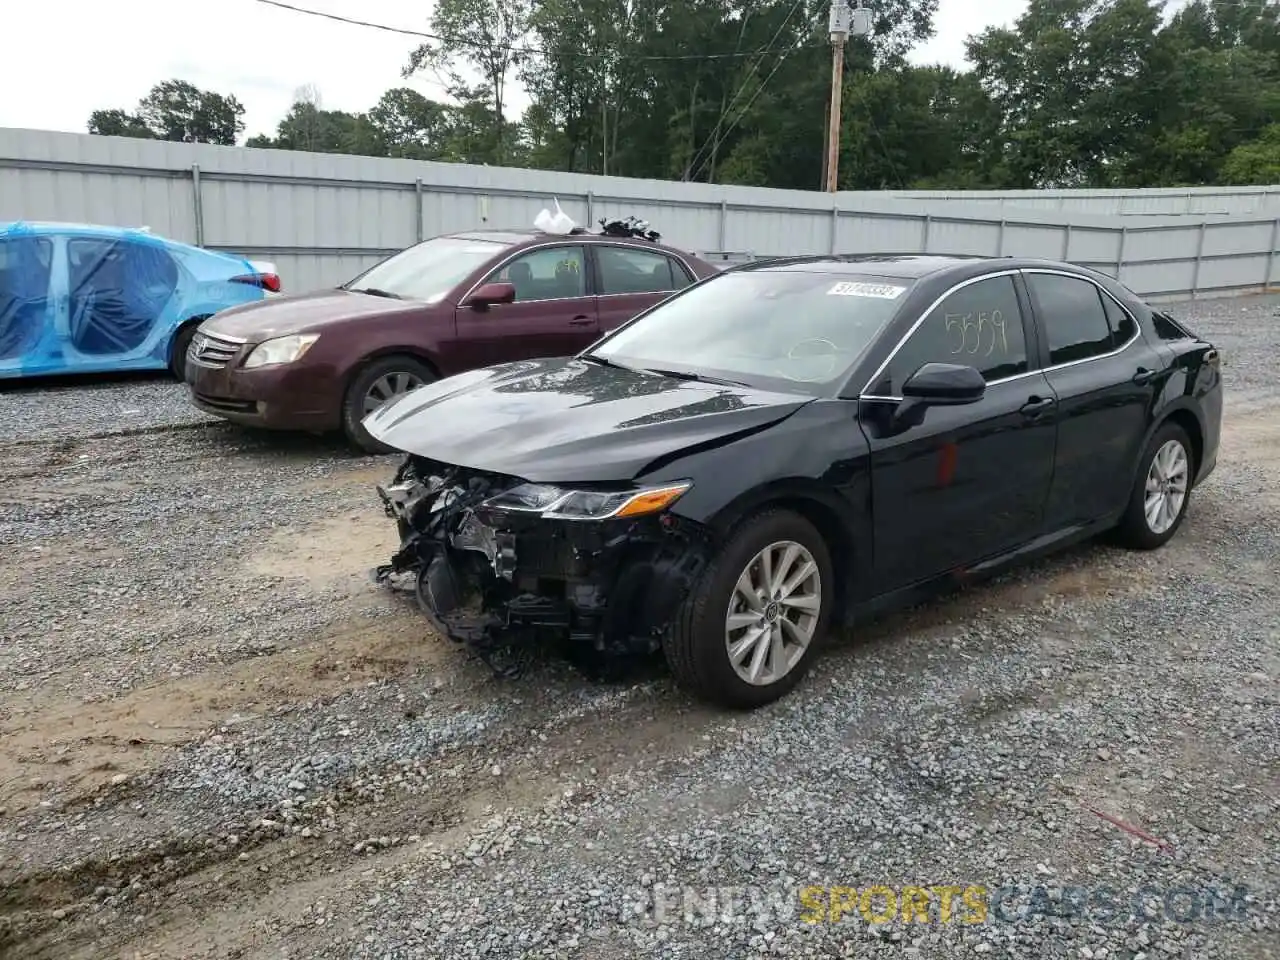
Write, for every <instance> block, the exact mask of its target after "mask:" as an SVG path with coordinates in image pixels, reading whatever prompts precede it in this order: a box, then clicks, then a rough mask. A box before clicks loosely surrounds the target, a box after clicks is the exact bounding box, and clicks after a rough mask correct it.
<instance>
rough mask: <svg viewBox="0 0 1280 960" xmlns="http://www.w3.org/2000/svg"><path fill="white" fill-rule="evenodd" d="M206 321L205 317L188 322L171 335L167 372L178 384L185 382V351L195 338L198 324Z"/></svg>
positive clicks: (198, 327)
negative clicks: (171, 341) (171, 342)
mask: <svg viewBox="0 0 1280 960" xmlns="http://www.w3.org/2000/svg"><path fill="white" fill-rule="evenodd" d="M207 319H208V318H207V317H199V318H197V319H195V320H191V321H188V322H187V323H186V324H185V325H183V326H182V327H179V328H178V332H177V333H175V334H174V335H173V344H172V346H170V348H169V372H170V373H172V374H173V377H174V379H175V380H177V381H178V382H179V383H186V382H187V350H188V349H189V348H190V347H191V341H192V340H193V339H194V338H195V335H196V331H197V330H198V329H200V324H202V323H204V321H205V320H207Z"/></svg>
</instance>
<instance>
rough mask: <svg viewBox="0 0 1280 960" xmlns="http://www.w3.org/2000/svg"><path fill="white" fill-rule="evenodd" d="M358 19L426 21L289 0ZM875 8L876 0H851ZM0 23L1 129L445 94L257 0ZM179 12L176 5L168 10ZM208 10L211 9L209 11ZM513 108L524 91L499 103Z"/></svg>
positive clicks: (384, 39) (149, 0)
mask: <svg viewBox="0 0 1280 960" xmlns="http://www.w3.org/2000/svg"><path fill="white" fill-rule="evenodd" d="M0 2H3V0H0ZM289 2H291V3H292V4H293V5H294V6H299V7H308V8H311V9H313V10H322V11H325V12H328V13H334V14H339V15H345V16H348V17H354V18H356V19H360V20H368V21H373V22H377V23H384V24H388V25H390V26H396V27H404V28H407V29H418V30H425V29H428V28H427V20H428V18H429V16H430V13H429V11H430V8H431V0H289ZM863 2H864V3H866V4H868V5H869V6H874V2H875V0H863ZM4 5H5V6H6V7H7V8H8V9H6V10H5V12H4V14H3V26H2V27H0V33H2V34H3V37H4V41H5V43H4V48H5V56H4V58H3V59H0V127H29V128H34V129H42V130H65V131H71V132H80V133H83V132H84V131H85V124H86V122H87V120H88V118H89V114H90V113H91V112H92V111H94V110H97V109H110V108H121V109H128V110H132V109H133V108H134V106H135V105H136V104H137V102H138V100H139V99H141V98H142V97H143V96H144V95H145V94H146V93H147V91H148V90H149V89H150V88H151V87H152V86H153V85H154V84H156V83H159V82H161V81H162V80H169V79H182V80H187V81H189V82H190V83H193V84H195V85H196V86H197V87H201V88H204V89H210V90H215V91H217V92H219V93H224V94H234V95H235V96H236V98H237V99H239V100H240V102H241V103H242V104H244V106H245V115H244V120H245V134H244V135H245V136H252V135H254V134H258V133H266V134H274V133H275V127H276V124H277V123H278V122H279V120H280V119H281V117H283V116H284V114H285V113H286V112H287V111H288V109H289V105H290V104H291V103H292V102H293V99H294V94H295V92H296V91H297V90H298V89H299V88H300V87H302V86H304V85H308V84H310V85H314V86H315V87H316V88H317V89H318V90H319V91H320V96H321V105H322V106H323V107H324V108H326V109H331V110H349V111H358V110H367V109H369V108H370V107H371V106H373V105H374V104H375V103H376V102H377V100H378V98H379V97H380V96H381V95H382V93H383V92H384V91H385V90H387V89H389V88H391V87H396V86H409V87H413V88H415V89H417V90H418V91H420V92H421V93H423V94H425V95H426V96H430V97H435V98H437V99H443V92H442V89H441V86H440V83H439V82H438V81H437V80H435V79H434V78H431V77H424V76H421V75H419V76H416V77H414V78H412V79H410V80H405V79H403V78H402V77H401V74H400V71H401V69H402V68H403V67H404V65H405V63H406V62H407V61H408V57H409V51H410V50H412V49H413V48H414V46H415V45H416V44H415V42H414V40H413V38H412V37H405V36H398V35H396V34H392V33H384V32H381V31H377V30H370V29H368V28H364V27H357V26H350V25H347V24H342V23H335V22H332V21H327V20H322V19H320V18H317V17H308V16H304V15H302V14H298V13H294V12H291V11H288V10H281V9H277V8H274V7H270V6H267V5H265V4H262V3H259V2H258V0H216V2H209V3H196V2H195V0H112V2H109V3H104V2H102V0H38V2H31V3H23V2H18V0H9V2H7V3H5V4H4ZM1025 6H1026V0H982V2H980V3H979V2H977V0H941V2H940V4H939V11H938V14H937V16H936V17H935V18H934V27H935V30H936V35H935V36H934V38H933V39H932V40H931V41H929V42H928V43H926V44H924V45H922V46H921V47H919V48H917V49H916V50H915V51H913V52H912V55H911V60H912V61H913V62H916V63H939V62H940V63H948V64H951V65H953V66H961V65H962V64H963V62H964V41H965V38H966V37H967V36H968V35H969V34H972V33H977V32H980V31H981V30H983V29H985V28H986V27H988V26H1002V25H1007V24H1010V23H1012V22H1013V21H1014V20H1015V19H1016V18H1017V17H1018V15H1019V14H1020V13H1021V12H1022V10H1023V8H1024V7H1025ZM183 8H185V9H186V11H187V12H185V13H183V14H181V15H175V11H178V10H182V9H183ZM215 10H216V11H217V12H216V13H214V12H213V11H215ZM509 102H510V104H511V107H512V112H513V113H516V112H518V111H520V110H522V109H523V108H524V106H525V103H526V101H525V100H524V98H523V96H522V95H520V94H518V93H517V94H516V95H514V96H513V97H512V98H511V100H510V101H509Z"/></svg>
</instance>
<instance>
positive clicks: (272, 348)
mask: <svg viewBox="0 0 1280 960" xmlns="http://www.w3.org/2000/svg"><path fill="white" fill-rule="evenodd" d="M319 339H320V334H318V333H295V334H291V335H290V336H287V337H276V338H275V339H274V340H264V341H262V343H260V344H258V345H257V346H256V347H254V348H253V350H252V351H251V352H250V353H249V356H247V357H245V360H244V365H245V367H246V368H247V369H250V370H252V369H253V368H254V367H271V366H276V365H277V364H281V363H293V362H294V361H295V360H298V359H300V358H301V357H302V355H303V354H304V353H306V352H307V351H308V350H310V349H311V345H312V344H313V343H315V342H316V341H317V340H319Z"/></svg>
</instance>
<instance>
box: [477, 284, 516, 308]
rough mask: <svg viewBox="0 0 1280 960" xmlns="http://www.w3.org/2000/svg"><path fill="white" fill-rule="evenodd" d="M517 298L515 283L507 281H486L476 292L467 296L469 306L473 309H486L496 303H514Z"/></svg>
mask: <svg viewBox="0 0 1280 960" xmlns="http://www.w3.org/2000/svg"><path fill="white" fill-rule="evenodd" d="M515 299H516V288H515V285H514V284H511V283H507V282H505V281H502V282H498V283H484V284H481V285H480V287H479V288H478V289H477V290H476V292H475V293H473V294H471V296H469V297H467V306H468V307H470V308H471V309H473V310H484V309H486V308H487V307H489V306H490V305H491V304H494V303H514V302H515Z"/></svg>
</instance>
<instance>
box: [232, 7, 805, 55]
mask: <svg viewBox="0 0 1280 960" xmlns="http://www.w3.org/2000/svg"><path fill="white" fill-rule="evenodd" d="M256 2H258V3H261V4H265V5H266V6H268V7H277V8H279V9H281V10H289V11H291V12H293V13H298V14H302V15H304V16H308V17H319V18H320V19H322V20H333V21H336V22H337V23H345V24H348V25H349V26H353V27H366V28H368V29H370V30H381V31H382V32H383V33H394V34H397V35H399V36H403V37H416V38H418V39H420V40H435V41H438V42H440V43H448V44H452V45H455V46H462V47H476V48H478V49H482V50H505V51H507V52H508V53H523V54H536V55H539V56H544V57H566V56H567V57H577V58H578V59H580V60H601V61H604V60H609V61H614V60H617V59H618V57H617V56H616V55H615V54H608V53H581V52H578V51H574V50H546V49H542V48H539V47H528V46H512V45H508V44H501V43H485V42H483V41H479V40H465V39H463V38H461V37H442V36H440V35H439V34H435V33H427V32H425V31H423V30H410V29H409V28H407V27H393V26H390V25H389V24H385V23H373V22H371V21H369V20H357V19H355V18H353V17H344V16H341V15H340V14H336V13H327V12H325V11H324V10H312V9H309V8H307V7H298V6H294V5H293V4H291V3H284V2H282V0H256ZM758 53H759V51H755V50H748V51H739V52H735V53H680V54H666V55H662V54H639V55H635V56H628V57H627V58H626V59H628V60H632V61H643V62H655V61H680V60H684V61H690V62H692V61H695V60H736V59H741V58H743V57H754V56H756V55H757V54H758ZM783 56H786V54H783Z"/></svg>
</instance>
